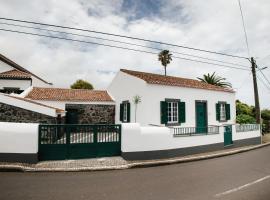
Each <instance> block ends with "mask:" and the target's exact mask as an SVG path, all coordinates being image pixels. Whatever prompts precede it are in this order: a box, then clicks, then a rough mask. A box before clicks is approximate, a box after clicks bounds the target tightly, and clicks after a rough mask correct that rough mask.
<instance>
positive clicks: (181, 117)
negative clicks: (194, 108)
mask: <svg viewBox="0 0 270 200" xmlns="http://www.w3.org/2000/svg"><path fill="white" fill-rule="evenodd" d="M178 122H179V123H185V122H186V103H185V102H178Z"/></svg>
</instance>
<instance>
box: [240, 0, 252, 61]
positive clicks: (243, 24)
mask: <svg viewBox="0 0 270 200" xmlns="http://www.w3.org/2000/svg"><path fill="white" fill-rule="evenodd" d="M238 4H239V8H240V13H241V17H242V26H243V29H244V33H245V41H246V46H247V52H248V57H250V50H249V44H248V37H247V31H246V25H245V21H244V16H243V10H242V6H241V2H240V0H238Z"/></svg>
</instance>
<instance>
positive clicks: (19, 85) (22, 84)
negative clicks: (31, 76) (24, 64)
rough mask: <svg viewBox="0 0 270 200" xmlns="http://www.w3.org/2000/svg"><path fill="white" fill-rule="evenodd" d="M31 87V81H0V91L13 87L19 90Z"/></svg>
mask: <svg viewBox="0 0 270 200" xmlns="http://www.w3.org/2000/svg"><path fill="white" fill-rule="evenodd" d="M30 86H31V80H9V79H0V89H3V88H4V87H15V88H20V90H25V89H27V88H29V87H30Z"/></svg>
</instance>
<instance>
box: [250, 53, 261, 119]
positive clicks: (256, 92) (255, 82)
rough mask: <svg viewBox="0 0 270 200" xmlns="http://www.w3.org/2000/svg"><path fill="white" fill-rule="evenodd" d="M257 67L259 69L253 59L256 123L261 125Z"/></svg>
mask: <svg viewBox="0 0 270 200" xmlns="http://www.w3.org/2000/svg"><path fill="white" fill-rule="evenodd" d="M256 67H257V65H256V62H255V60H254V58H253V57H251V70H252V76H253V87H254V98H255V112H256V123H257V124H261V110H260V102H259V94H258V85H257V77H256Z"/></svg>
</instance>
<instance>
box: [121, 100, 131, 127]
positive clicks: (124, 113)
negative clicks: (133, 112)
mask: <svg viewBox="0 0 270 200" xmlns="http://www.w3.org/2000/svg"><path fill="white" fill-rule="evenodd" d="M120 121H121V122H124V123H129V122H130V103H129V101H123V102H122V103H121V104H120Z"/></svg>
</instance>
